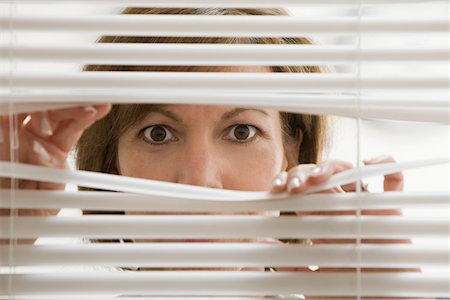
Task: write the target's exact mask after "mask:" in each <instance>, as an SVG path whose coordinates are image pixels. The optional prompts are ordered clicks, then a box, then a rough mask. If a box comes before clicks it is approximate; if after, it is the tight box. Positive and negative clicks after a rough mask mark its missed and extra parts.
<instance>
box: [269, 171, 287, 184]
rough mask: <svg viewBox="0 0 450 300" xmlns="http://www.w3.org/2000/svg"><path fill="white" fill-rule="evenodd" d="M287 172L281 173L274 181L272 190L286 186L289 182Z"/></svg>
mask: <svg viewBox="0 0 450 300" xmlns="http://www.w3.org/2000/svg"><path fill="white" fill-rule="evenodd" d="M287 176H288V175H287V172H282V173H280V174H279V175H278V176H277V177H276V178H275V179H274V180H273V181H272V188H275V187H280V186H283V185H285V184H286V180H287Z"/></svg>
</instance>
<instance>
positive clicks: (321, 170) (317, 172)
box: [309, 165, 328, 177]
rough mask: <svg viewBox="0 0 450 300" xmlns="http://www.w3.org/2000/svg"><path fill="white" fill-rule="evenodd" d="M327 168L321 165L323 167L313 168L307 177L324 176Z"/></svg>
mask: <svg viewBox="0 0 450 300" xmlns="http://www.w3.org/2000/svg"><path fill="white" fill-rule="evenodd" d="M327 170H328V169H327V166H326V165H323V166H318V167H315V168H314V169H313V170H312V171H311V173H310V174H309V176H312V177H319V176H320V175H323V174H325V173H326V172H327Z"/></svg>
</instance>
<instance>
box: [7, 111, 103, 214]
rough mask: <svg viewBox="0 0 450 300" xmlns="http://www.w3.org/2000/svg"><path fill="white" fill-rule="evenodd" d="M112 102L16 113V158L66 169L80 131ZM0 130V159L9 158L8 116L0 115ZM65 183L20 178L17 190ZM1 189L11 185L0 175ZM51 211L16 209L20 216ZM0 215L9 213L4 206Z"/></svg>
mask: <svg viewBox="0 0 450 300" xmlns="http://www.w3.org/2000/svg"><path fill="white" fill-rule="evenodd" d="M110 109H111V105H109V104H107V105H96V106H86V107H76V108H67V109H58V110H50V111H46V112H35V113H31V114H19V115H17V121H18V135H17V137H18V143H19V147H18V150H17V159H15V160H14V161H18V162H21V163H27V164H35V165H40V166H46V167H53V168H65V167H66V159H67V156H68V154H69V151H70V150H71V149H72V147H73V146H74V145H75V143H76V142H77V141H78V139H79V138H80V136H81V134H82V133H83V131H84V130H85V129H86V128H88V127H89V126H91V125H92V124H93V123H94V122H95V121H97V120H98V119H100V118H102V117H104V116H105V115H106V114H107V113H108V112H109V111H110ZM0 122H1V123H0V130H2V133H3V142H2V143H0V160H2V161H10V137H9V126H10V118H9V116H0ZM64 187H65V186H64V184H56V183H49V182H39V181H29V180H21V181H19V182H18V188H19V189H34V190H63V189H64ZM0 188H3V189H8V188H11V180H10V179H9V178H0ZM56 213H57V211H56V212H55V210H52V211H51V212H49V211H46V212H42V211H38V210H31V209H23V210H22V209H21V210H19V215H48V214H51V215H53V214H56ZM0 215H9V212H8V211H7V210H6V209H3V210H0Z"/></svg>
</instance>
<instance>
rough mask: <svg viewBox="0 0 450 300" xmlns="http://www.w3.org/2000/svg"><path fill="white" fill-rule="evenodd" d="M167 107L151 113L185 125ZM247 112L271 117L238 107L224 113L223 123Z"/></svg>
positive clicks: (251, 109) (253, 109)
mask: <svg viewBox="0 0 450 300" xmlns="http://www.w3.org/2000/svg"><path fill="white" fill-rule="evenodd" d="M165 107H167V105H164V106H158V107H156V108H154V109H153V110H152V111H151V112H153V113H160V114H162V115H164V116H166V117H167V118H169V119H171V120H173V121H175V122H177V123H183V120H182V119H181V118H180V116H178V115H177V114H176V113H173V112H171V111H169V110H166V109H164V108H165ZM246 111H257V112H260V113H262V114H264V115H266V116H270V115H269V113H267V112H266V111H265V110H262V109H257V108H242V107H238V108H235V109H232V110H230V111H228V112H226V113H224V114H223V115H222V117H221V118H220V120H221V121H226V120H229V119H231V118H233V117H235V116H237V115H239V114H240V113H243V112H246Z"/></svg>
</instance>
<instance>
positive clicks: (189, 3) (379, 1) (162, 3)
mask: <svg viewBox="0 0 450 300" xmlns="http://www.w3.org/2000/svg"><path fill="white" fill-rule="evenodd" d="M8 1H9V0H1V1H0V3H7V2H8ZM14 1H15V2H16V3H21V4H22V3H24V4H28V3H34V1H35V0H14ZM435 1H436V0H216V1H211V0H170V1H167V0H128V1H126V2H124V1H123V0H64V1H61V0H40V1H39V2H40V3H61V2H63V3H73V2H77V3H83V2H89V3H95V4H117V5H122V6H124V5H126V6H136V5H139V6H140V7H177V8H178V7H180V6H181V7H219V8H230V7H240V8H255V7H256V8H257V7H270V8H272V7H276V6H285V5H287V6H297V5H309V4H313V5H317V4H334V5H339V6H341V5H346V4H348V5H356V4H359V3H362V4H375V5H386V4H398V3H408V4H409V3H428V2H435Z"/></svg>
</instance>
